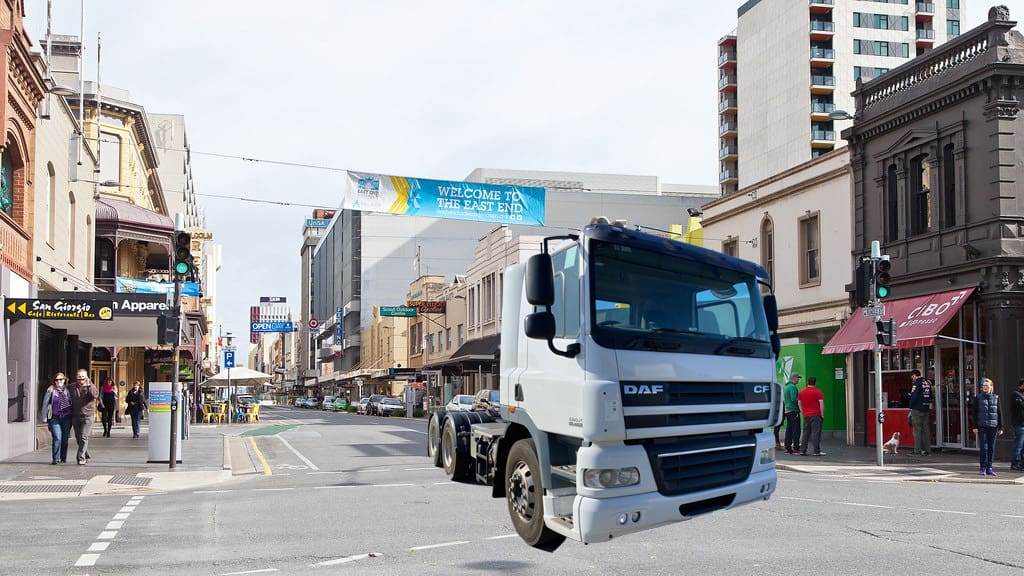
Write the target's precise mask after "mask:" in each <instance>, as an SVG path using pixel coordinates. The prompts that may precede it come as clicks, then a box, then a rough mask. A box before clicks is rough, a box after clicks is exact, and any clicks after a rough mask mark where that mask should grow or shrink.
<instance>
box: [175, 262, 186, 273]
mask: <svg viewBox="0 0 1024 576" xmlns="http://www.w3.org/2000/svg"><path fill="white" fill-rule="evenodd" d="M174 271H175V272H176V273H177V274H181V275H185V274H188V262H178V263H177V264H175V265H174Z"/></svg>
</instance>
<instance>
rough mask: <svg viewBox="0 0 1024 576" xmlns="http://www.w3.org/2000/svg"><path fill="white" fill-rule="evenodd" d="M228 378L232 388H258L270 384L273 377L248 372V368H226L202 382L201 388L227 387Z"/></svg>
mask: <svg viewBox="0 0 1024 576" xmlns="http://www.w3.org/2000/svg"><path fill="white" fill-rule="evenodd" d="M229 376H230V379H231V385H232V386H259V385H260V384H264V383H266V382H270V380H272V379H273V378H274V377H273V376H271V375H270V374H264V373H263V372H257V371H256V370H250V369H249V368H244V367H238V368H226V369H224V370H221V371H220V372H218V373H216V374H214V375H213V376H210V377H209V378H207V379H206V380H205V381H204V382H203V386H227V385H228V377H229Z"/></svg>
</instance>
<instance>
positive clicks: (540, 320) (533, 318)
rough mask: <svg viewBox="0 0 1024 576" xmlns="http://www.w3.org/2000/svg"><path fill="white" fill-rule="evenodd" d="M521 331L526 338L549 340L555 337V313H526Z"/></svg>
mask: <svg viewBox="0 0 1024 576" xmlns="http://www.w3.org/2000/svg"><path fill="white" fill-rule="evenodd" d="M523 331H524V332H526V337H527V338H534V339H537V340H551V339H552V338H554V337H555V315H554V314H552V313H551V312H547V311H544V312H534V313H533V314H527V315H526V319H525V321H524V322H523Z"/></svg>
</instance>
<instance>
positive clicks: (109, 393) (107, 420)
mask: <svg viewBox="0 0 1024 576" xmlns="http://www.w3.org/2000/svg"><path fill="white" fill-rule="evenodd" d="M100 410H101V412H102V416H101V417H100V420H102V421H103V436H105V437H107V438H110V430H111V429H113V427H114V412H116V411H117V387H116V386H114V380H113V379H111V378H107V379H106V380H104V381H103V386H102V387H100Z"/></svg>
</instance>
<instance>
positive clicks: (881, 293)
mask: <svg viewBox="0 0 1024 576" xmlns="http://www.w3.org/2000/svg"><path fill="white" fill-rule="evenodd" d="M878 297H879V298H888V297H889V287H888V286H879V287H878Z"/></svg>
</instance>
